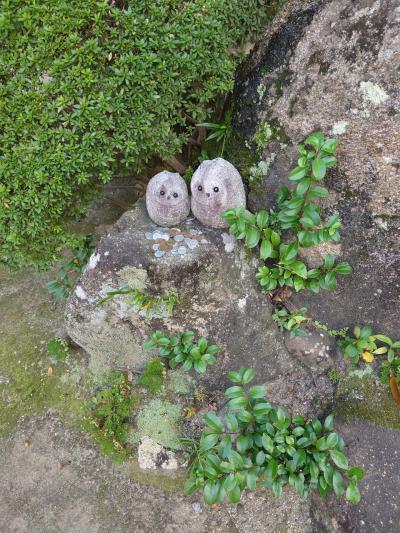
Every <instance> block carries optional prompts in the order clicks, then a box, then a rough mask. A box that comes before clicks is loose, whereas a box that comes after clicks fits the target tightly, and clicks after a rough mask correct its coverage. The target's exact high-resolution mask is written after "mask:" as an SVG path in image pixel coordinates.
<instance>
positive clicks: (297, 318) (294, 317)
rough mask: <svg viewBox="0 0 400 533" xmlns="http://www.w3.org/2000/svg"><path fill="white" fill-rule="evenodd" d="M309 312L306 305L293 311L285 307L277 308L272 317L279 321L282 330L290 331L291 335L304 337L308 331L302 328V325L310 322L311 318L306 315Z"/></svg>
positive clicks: (291, 336)
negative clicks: (290, 311)
mask: <svg viewBox="0 0 400 533" xmlns="http://www.w3.org/2000/svg"><path fill="white" fill-rule="evenodd" d="M306 312H307V308H306V307H302V308H301V309H298V310H297V311H294V312H293V313H289V312H288V311H287V310H286V309H285V308H284V307H282V308H281V309H277V310H276V311H275V313H274V314H273V315H272V319H273V320H274V321H275V322H277V323H278V327H279V329H280V331H288V332H289V337H290V338H291V339H293V338H294V337H304V336H305V335H306V332H305V331H304V330H303V329H301V327H300V325H301V324H302V323H303V322H309V321H310V320H311V319H310V318H308V317H306V316H304V313H306Z"/></svg>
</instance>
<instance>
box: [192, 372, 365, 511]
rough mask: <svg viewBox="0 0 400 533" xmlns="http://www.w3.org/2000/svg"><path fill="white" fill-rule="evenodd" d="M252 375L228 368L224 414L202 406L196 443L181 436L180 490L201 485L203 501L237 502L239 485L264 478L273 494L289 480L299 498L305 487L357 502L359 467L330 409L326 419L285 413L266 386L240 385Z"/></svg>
mask: <svg viewBox="0 0 400 533" xmlns="http://www.w3.org/2000/svg"><path fill="white" fill-rule="evenodd" d="M254 376H255V372H254V370H252V369H250V368H244V367H242V368H241V369H240V370H239V372H230V373H229V374H228V377H229V378H230V380H231V381H232V382H233V383H235V385H234V386H233V387H230V388H229V389H227V390H226V391H225V396H226V398H227V399H228V411H227V414H226V415H225V416H224V417H223V418H222V417H218V416H216V415H215V414H214V413H212V412H210V413H208V414H207V415H205V417H204V420H205V422H206V427H205V429H204V430H203V433H202V435H201V438H200V442H199V443H198V444H196V443H194V442H193V441H191V440H185V441H184V442H185V443H186V444H187V445H188V446H192V447H193V461H192V463H191V466H190V469H189V477H188V479H187V481H186V483H185V492H186V494H193V493H194V492H196V491H197V490H200V489H201V490H203V496H204V501H205V502H206V503H207V504H209V505H212V504H214V503H217V502H222V501H224V500H225V499H227V500H228V501H229V502H231V503H237V502H239V501H240V498H241V494H242V492H243V491H244V490H255V488H256V487H257V484H258V482H259V481H261V480H262V481H263V482H264V487H265V488H267V489H269V488H271V489H272V491H273V492H274V494H275V495H276V496H280V495H281V494H282V489H283V487H284V486H285V485H291V486H293V487H294V488H295V489H296V490H297V492H298V493H299V494H300V495H301V496H302V497H303V498H306V497H307V496H308V493H309V491H310V490H315V491H318V492H319V494H320V495H321V496H325V495H326V494H327V493H329V492H331V491H332V490H333V491H334V492H335V494H336V495H337V496H343V495H345V496H346V498H347V500H349V501H350V502H352V503H358V502H359V501H360V493H359V490H358V487H357V482H358V481H360V480H361V479H362V478H363V477H364V471H363V469H362V468H359V467H353V468H349V465H348V460H347V457H346V455H345V454H344V441H343V438H342V437H341V436H340V435H338V434H337V433H335V432H334V431H333V416H332V415H330V416H328V417H327V418H326V419H325V421H324V422H320V421H319V420H318V419H317V418H313V419H312V420H306V419H304V418H303V417H302V416H294V417H293V418H288V417H287V416H286V415H285V412H284V410H283V409H281V408H279V409H274V408H273V407H272V406H271V404H270V403H269V402H267V401H266V400H265V396H266V390H265V388H264V387H262V386H253V387H250V388H245V386H246V385H248V384H249V383H250V382H251V381H252V380H253V379H254Z"/></svg>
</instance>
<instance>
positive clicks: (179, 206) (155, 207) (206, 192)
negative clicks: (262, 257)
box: [146, 157, 246, 228]
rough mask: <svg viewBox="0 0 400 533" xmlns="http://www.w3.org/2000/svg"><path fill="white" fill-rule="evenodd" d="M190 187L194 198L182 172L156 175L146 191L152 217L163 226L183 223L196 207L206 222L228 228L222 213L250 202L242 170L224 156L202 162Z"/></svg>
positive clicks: (195, 212)
mask: <svg viewBox="0 0 400 533" xmlns="http://www.w3.org/2000/svg"><path fill="white" fill-rule="evenodd" d="M190 188H191V192H192V196H191V200H190V199H189V194H188V190H187V186H186V183H185V181H184V180H183V179H182V178H181V176H180V175H179V174H177V173H173V172H167V171H164V172H160V173H159V174H156V175H155V176H153V178H151V180H150V181H149V184H148V186H147V191H146V206H147V211H148V213H149V216H150V218H151V219H152V220H153V221H154V222H155V223H156V224H158V225H159V226H175V225H178V224H180V223H181V222H183V220H185V218H186V217H187V216H188V214H189V211H190V209H192V213H193V215H194V216H195V217H196V218H197V219H198V220H200V222H201V223H202V224H204V225H206V226H211V227H212V228H224V227H226V226H227V224H226V221H225V220H224V219H222V218H221V214H222V213H223V212H224V211H226V210H227V209H236V208H237V207H240V206H245V205H246V193H245V190H244V186H243V182H242V178H241V176H240V174H239V172H238V171H237V170H236V168H235V167H234V166H233V165H232V164H231V163H229V161H226V160H225V159H222V158H220V157H218V158H217V159H212V160H208V161H203V162H202V163H201V165H200V166H199V168H198V169H197V170H196V172H195V173H194V174H193V177H192V181H191V183H190Z"/></svg>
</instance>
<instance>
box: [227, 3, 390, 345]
mask: <svg viewBox="0 0 400 533" xmlns="http://www.w3.org/2000/svg"><path fill="white" fill-rule="evenodd" d="M396 7H397V2H395V1H394V0H378V1H376V0H363V1H362V2H353V1H351V0H330V1H327V0H307V1H303V0H301V1H299V0H289V1H288V2H286V4H285V6H284V8H283V9H282V11H281V12H280V14H279V15H278V17H277V18H276V20H275V21H274V22H273V24H272V25H271V26H270V27H269V28H268V29H267V30H266V32H265V34H264V35H263V37H262V38H261V39H260V40H259V42H258V44H257V46H256V47H255V49H254V50H253V52H252V53H251V54H250V56H249V57H248V59H247V61H246V62H245V63H244V65H243V66H242V68H241V69H240V71H239V74H238V76H237V80H236V87H235V91H234V100H235V110H236V111H235V114H234V120H233V131H234V132H235V133H236V137H237V139H236V144H234V145H233V146H232V149H231V151H230V153H229V154H228V155H229V158H230V160H231V161H232V162H233V163H234V164H236V166H238V168H239V169H240V170H241V171H242V174H243V173H244V169H245V167H248V165H249V163H248V161H247V160H246V158H247V155H246V156H245V154H244V151H245V150H247V152H249V153H251V152H252V151H253V152H254V153H252V154H251V155H252V157H253V158H255V159H256V162H257V159H260V158H262V159H264V160H267V159H268V160H270V161H271V163H270V165H269V169H268V173H267V175H266V176H265V177H264V178H261V179H260V181H259V182H258V183H257V184H251V192H250V196H249V205H250V207H251V208H252V209H261V208H269V207H273V206H274V202H275V198H276V193H277V190H278V188H279V187H280V185H282V184H288V183H289V182H288V181H287V179H286V177H287V175H288V172H289V171H290V169H292V168H293V167H294V166H295V165H296V160H297V157H298V154H297V152H296V145H298V144H299V143H301V142H302V141H303V139H304V138H305V137H306V136H307V135H309V134H310V133H311V132H313V131H317V130H322V131H323V132H324V133H325V135H327V136H330V135H333V136H336V137H337V138H338V154H337V158H338V166H337V168H332V169H330V170H329V171H328V173H327V177H326V178H325V180H324V181H325V185H327V186H328V188H329V190H330V196H329V197H328V198H326V199H324V200H323V201H321V205H322V210H323V213H324V215H326V216H329V215H330V214H332V213H333V212H335V211H338V212H339V213H340V215H341V218H342V222H343V228H342V230H341V235H342V243H341V253H340V251H339V253H340V255H341V257H342V259H344V260H347V261H348V262H349V263H350V264H351V265H352V266H353V269H354V274H353V275H352V276H349V277H346V278H341V280H340V282H339V287H338V290H337V291H336V292H335V293H328V292H326V291H323V292H321V293H320V294H319V295H315V294H311V293H307V292H305V291H302V292H301V293H300V294H299V295H298V296H296V298H295V300H296V302H297V303H298V305H299V307H301V306H303V305H306V306H307V307H308V308H309V311H310V312H311V313H312V314H313V315H314V316H316V317H318V318H319V319H320V320H321V321H325V322H328V323H329V324H330V326H331V327H335V328H340V327H343V326H345V325H346V326H347V325H352V324H354V322H357V323H369V324H371V325H374V328H376V330H380V331H381V332H384V333H386V334H389V335H393V336H396V335H397V334H398V331H399V330H400V319H399V317H400V313H399V302H400V298H399V296H400V284H399V275H398V272H399V270H400V238H399V236H400V210H399V205H400V179H399V168H400V167H399V161H400V159H399V158H400V154H399V131H400V118H399V117H400V107H399V102H400V98H399V87H400V74H399V69H398V64H399V59H400V57H399V50H400V31H399V24H398V22H399V12H398V10H396ZM260 125H261V126H260ZM260 131H262V132H267V133H268V135H264V140H265V146H264V150H263V151H262V154H259V155H258V154H256V146H255V145H256V143H255V141H254V139H253V136H254V134H256V132H260ZM256 137H257V135H256ZM258 137H260V135H259V136H258ZM246 142H247V146H250V147H251V149H250V150H248V149H247V148H246V146H245V143H246ZM247 152H246V153H247ZM271 156H273V157H272V158H271ZM240 163H241V165H240ZM305 253H306V254H307V255H308V257H309V258H310V259H311V261H312V260H313V259H317V258H314V257H310V255H311V254H313V252H312V251H311V249H309V250H307V251H306V252H305ZM317 262H318V261H317Z"/></svg>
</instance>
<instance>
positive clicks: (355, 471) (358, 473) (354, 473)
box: [347, 466, 365, 481]
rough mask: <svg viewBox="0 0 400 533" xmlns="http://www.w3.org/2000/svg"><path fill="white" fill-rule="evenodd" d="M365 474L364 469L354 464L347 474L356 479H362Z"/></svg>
mask: <svg viewBox="0 0 400 533" xmlns="http://www.w3.org/2000/svg"><path fill="white" fill-rule="evenodd" d="M364 474H365V472H364V470H363V469H362V468H360V467H359V466H353V467H352V468H350V469H349V470H348V471H347V475H348V476H349V477H350V478H354V479H356V480H357V481H361V480H362V479H363V477H364Z"/></svg>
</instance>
